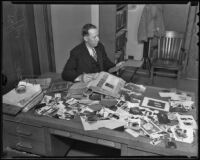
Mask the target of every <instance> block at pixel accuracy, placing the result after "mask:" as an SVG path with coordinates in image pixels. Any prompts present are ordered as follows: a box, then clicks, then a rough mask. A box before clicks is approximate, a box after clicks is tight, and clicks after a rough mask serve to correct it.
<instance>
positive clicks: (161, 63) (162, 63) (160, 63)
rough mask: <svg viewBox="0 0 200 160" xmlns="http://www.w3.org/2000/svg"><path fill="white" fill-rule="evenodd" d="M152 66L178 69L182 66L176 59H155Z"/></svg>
mask: <svg viewBox="0 0 200 160" xmlns="http://www.w3.org/2000/svg"><path fill="white" fill-rule="evenodd" d="M152 67H155V68H168V69H174V70H178V69H179V68H180V67H181V66H180V64H178V61H176V60H165V59H154V60H153V62H152Z"/></svg>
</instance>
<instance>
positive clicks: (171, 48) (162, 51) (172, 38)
mask: <svg viewBox="0 0 200 160" xmlns="http://www.w3.org/2000/svg"><path fill="white" fill-rule="evenodd" d="M182 43H183V34H181V33H178V32H175V31H166V32H165V35H164V36H162V37H160V38H158V52H157V53H158V54H157V58H158V59H164V60H177V61H178V62H179V63H181V61H182V57H181V56H182V53H181V47H182Z"/></svg>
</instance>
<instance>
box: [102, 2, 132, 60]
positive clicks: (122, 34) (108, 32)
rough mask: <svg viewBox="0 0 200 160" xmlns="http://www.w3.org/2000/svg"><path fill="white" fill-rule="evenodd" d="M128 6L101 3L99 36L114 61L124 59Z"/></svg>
mask: <svg viewBox="0 0 200 160" xmlns="http://www.w3.org/2000/svg"><path fill="white" fill-rule="evenodd" d="M127 17H128V6H127V5H125V4H116V5H99V36H100V40H101V42H102V43H103V44H104V46H105V49H106V52H107V54H108V57H109V58H110V60H111V61H112V62H115V63H117V62H119V61H121V60H123V59H124V54H125V53H124V52H125V46H126V34H127Z"/></svg>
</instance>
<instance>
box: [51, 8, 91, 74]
mask: <svg viewBox="0 0 200 160" xmlns="http://www.w3.org/2000/svg"><path fill="white" fill-rule="evenodd" d="M51 16H52V32H53V41H54V52H55V62H56V72H57V73H61V72H62V70H63V67H64V65H65V63H66V62H67V60H68V58H69V53H70V50H71V49H72V48H73V47H75V46H76V45H77V44H78V43H80V42H81V40H82V39H81V28H82V26H83V25H84V24H85V23H90V22H91V6H90V5H51Z"/></svg>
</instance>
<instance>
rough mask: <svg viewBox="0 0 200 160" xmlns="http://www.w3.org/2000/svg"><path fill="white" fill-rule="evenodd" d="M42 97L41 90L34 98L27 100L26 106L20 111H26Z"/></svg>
mask: <svg viewBox="0 0 200 160" xmlns="http://www.w3.org/2000/svg"><path fill="white" fill-rule="evenodd" d="M42 98H43V92H41V93H40V94H39V95H38V96H36V97H35V98H34V99H32V101H31V102H29V104H27V106H25V107H24V108H23V110H22V112H27V111H29V110H30V109H31V108H33V107H34V106H35V105H36V104H37V103H38V102H39V101H41V100H42Z"/></svg>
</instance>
